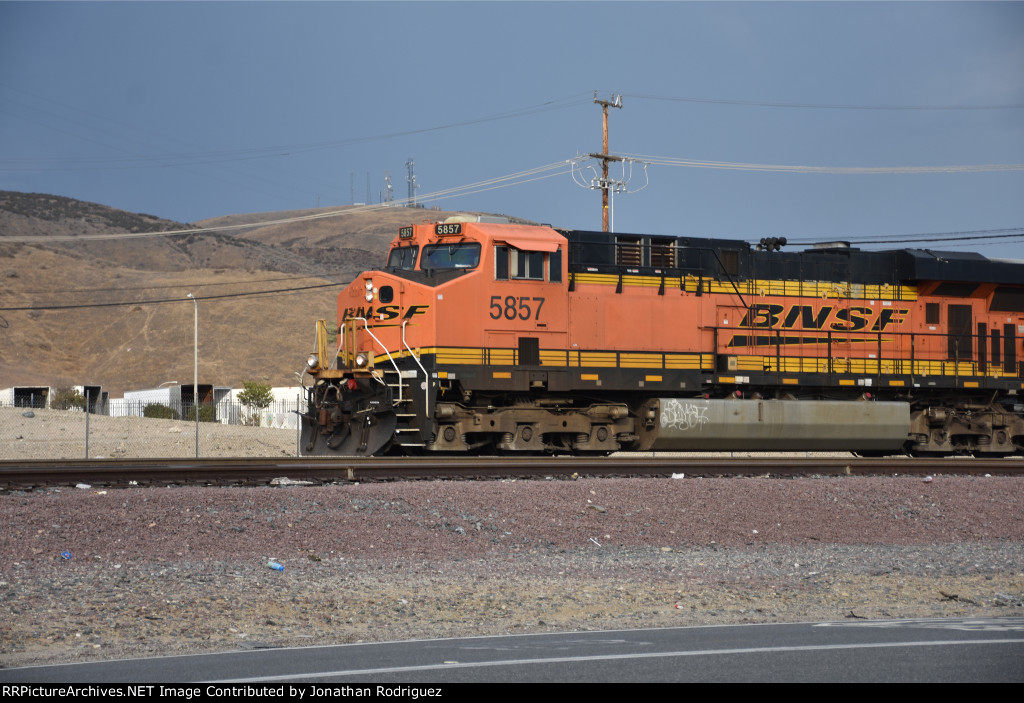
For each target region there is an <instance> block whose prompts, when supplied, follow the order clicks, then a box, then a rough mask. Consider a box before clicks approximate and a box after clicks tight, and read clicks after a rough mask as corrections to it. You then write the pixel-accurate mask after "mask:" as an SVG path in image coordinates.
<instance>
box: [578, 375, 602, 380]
mask: <svg viewBox="0 0 1024 703" xmlns="http://www.w3.org/2000/svg"><path fill="white" fill-rule="evenodd" d="M580 380H581V381H596V380H598V377H597V374H596V373H581V374H580Z"/></svg>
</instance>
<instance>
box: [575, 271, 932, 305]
mask: <svg viewBox="0 0 1024 703" xmlns="http://www.w3.org/2000/svg"><path fill="white" fill-rule="evenodd" d="M573 279H574V280H575V281H576V283H577V284H590V285H601V286H618V284H619V277H618V275H617V274H608V273H575V274H573ZM664 280H665V287H666V288H679V285H680V278H679V277H678V276H666V277H665V279H664ZM682 281H683V287H684V289H685V290H686V291H687V292H690V293H693V292H695V291H696V290H697V284H698V281H699V282H700V283H701V285H702V287H703V288H702V289H703V291H704V292H705V293H733V294H735V293H736V290H737V288H738V289H739V291H740V293H742V294H744V295H752V296H756V295H763V296H775V295H779V296H790V297H796V296H802V297H808V298H833V299H834V298H849V299H852V300H900V301H908V302H909V301H914V300H917V287H916V286H890V285H886V284H881V285H863V284H857V283H854V284H851V283H848V282H845V281H835V282H833V281H786V280H775V279H752V280H747V281H739V282H737V285H736V287H735V288H734V287H733V284H732V282H730V281H728V280H724V281H717V280H712V279H708V278H704V279H698V278H697V277H696V276H691V275H686V276H684V277H683V278H682ZM661 282H662V278H661V276H642V275H639V274H626V275H623V276H622V285H623V286H631V287H644V288H660V287H661Z"/></svg>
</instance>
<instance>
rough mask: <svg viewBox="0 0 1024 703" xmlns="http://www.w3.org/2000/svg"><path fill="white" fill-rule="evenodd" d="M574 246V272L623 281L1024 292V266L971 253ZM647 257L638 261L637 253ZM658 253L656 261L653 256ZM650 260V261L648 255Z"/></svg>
mask: <svg viewBox="0 0 1024 703" xmlns="http://www.w3.org/2000/svg"><path fill="white" fill-rule="evenodd" d="M559 232H561V233H562V234H563V235H565V237H566V238H567V239H568V240H569V242H570V247H569V267H570V270H571V271H595V270H596V271H602V272H607V273H622V272H623V270H622V269H625V268H627V267H628V268H629V270H631V271H632V270H638V269H639V270H640V271H641V272H643V273H658V272H661V273H668V272H669V271H671V272H680V273H688V274H692V275H700V276H710V277H716V278H717V277H720V276H724V275H728V276H730V277H732V278H733V279H735V280H746V279H784V280H805V281H837V282H842V281H851V282H856V283H863V284H867V285H877V284H885V283H888V284H892V285H896V284H900V283H911V282H917V281H949V282H964V283H968V282H969V283H996V284H1000V285H1018V286H1020V285H1024V263H1019V262H1012V261H994V260H991V259H988V258H986V257H985V256H982V255H981V254H976V253H971V252H951V251H932V250H929V249H892V250H888V251H863V250H861V249H857V248H852V247H848V246H843V245H836V246H828V247H824V248H816V249H814V248H812V249H805V250H802V251H799V250H788V251H787V250H786V249H783V250H781V251H757V250H756V249H754V248H753V247H752V246H751V245H750V243H749V242H746V241H744V240H741V239H717V238H710V237H688V236H665V235H650V234H636V233H619V232H616V233H610V232H592V231H580V230H559ZM667 243H675V244H676V258H675V260H674V261H673V263H672V265H666V264H665V258H664V257H662V258H661V259H660V260H659V258H658V256H657V247H658V246H659V245H665V244H667ZM624 247H632V250H633V251H632V257H633V258H632V259H631V260H630V261H629V262H628V263H623V261H624V259H623V257H622V256H621V250H622V249H623V248H624ZM638 247H639V250H640V251H641V254H640V255H639V257H640V260H636V257H637V256H638V255H637V254H636V251H637V248H638ZM652 251H653V252H654V254H653V255H652V254H651V252H652ZM644 252H646V253H644Z"/></svg>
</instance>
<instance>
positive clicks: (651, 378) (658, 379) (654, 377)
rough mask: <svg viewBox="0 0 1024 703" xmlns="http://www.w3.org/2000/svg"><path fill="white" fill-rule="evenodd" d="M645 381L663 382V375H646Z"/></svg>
mask: <svg viewBox="0 0 1024 703" xmlns="http://www.w3.org/2000/svg"><path fill="white" fill-rule="evenodd" d="M644 381H649V382H652V383H653V382H657V383H661V376H644Z"/></svg>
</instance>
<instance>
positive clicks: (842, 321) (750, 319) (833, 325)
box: [740, 304, 910, 332]
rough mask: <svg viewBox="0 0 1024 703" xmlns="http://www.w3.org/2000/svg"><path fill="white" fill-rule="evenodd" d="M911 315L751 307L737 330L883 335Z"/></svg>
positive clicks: (886, 310)
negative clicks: (797, 330) (820, 331)
mask: <svg viewBox="0 0 1024 703" xmlns="http://www.w3.org/2000/svg"><path fill="white" fill-rule="evenodd" d="M908 312H910V310H909V308H897V309H893V308H882V309H881V310H879V311H876V310H874V309H872V308H863V307H851V308H836V307H835V306H832V305H822V306H821V307H819V308H815V307H814V306H812V305H792V306H790V307H789V308H788V309H787V308H786V306H785V305H767V304H757V305H751V306H750V309H749V310H747V314H746V315H744V316H743V320H742V322H740V327H746V328H750V329H784V330H788V329H795V328H797V327H799V328H800V329H805V330H835V331H837V332H858V331H860V330H868V329H869V330H870V331H871V332H883V331H885V328H886V327H888V326H889V325H890V324H893V325H901V324H903V321H904V318H903V315H906V314H907V313H908Z"/></svg>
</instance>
